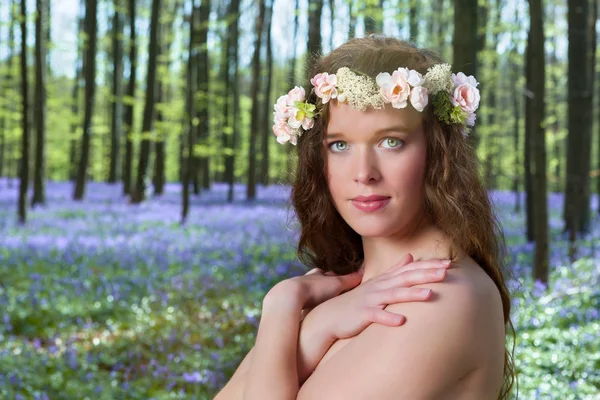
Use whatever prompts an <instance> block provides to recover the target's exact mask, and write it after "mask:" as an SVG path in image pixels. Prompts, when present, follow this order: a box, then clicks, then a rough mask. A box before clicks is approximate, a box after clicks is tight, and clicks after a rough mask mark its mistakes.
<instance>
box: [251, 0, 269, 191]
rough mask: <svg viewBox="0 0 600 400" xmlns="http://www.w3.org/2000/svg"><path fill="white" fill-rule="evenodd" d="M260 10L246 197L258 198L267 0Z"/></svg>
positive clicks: (254, 57) (253, 81)
mask: <svg viewBox="0 0 600 400" xmlns="http://www.w3.org/2000/svg"><path fill="white" fill-rule="evenodd" d="M259 7H260V11H259V14H258V18H257V20H256V26H255V32H256V39H255V41H254V55H253V56H252V84H251V87H250V98H251V99H252V115H251V122H250V136H249V137H250V142H249V148H250V150H249V151H248V186H247V187H246V188H247V190H246V199H247V200H255V199H256V132H257V131H258V128H259V118H260V117H259V112H260V102H259V101H258V87H259V84H260V81H259V73H260V45H261V36H262V31H263V29H262V26H263V22H264V19H265V0H260V2H259Z"/></svg>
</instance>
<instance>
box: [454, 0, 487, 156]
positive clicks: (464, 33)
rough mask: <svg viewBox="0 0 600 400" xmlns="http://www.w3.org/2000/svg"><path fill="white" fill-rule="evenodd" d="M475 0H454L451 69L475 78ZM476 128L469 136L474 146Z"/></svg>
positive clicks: (476, 140)
mask: <svg viewBox="0 0 600 400" xmlns="http://www.w3.org/2000/svg"><path fill="white" fill-rule="evenodd" d="M477 12H478V7H477V0H454V36H453V39H452V49H453V51H454V56H453V57H452V60H453V64H452V71H453V72H454V73H455V74H457V73H458V72H463V73H464V74H465V75H467V76H469V75H473V76H475V78H477V50H478V47H479V46H480V43H479V37H478V31H477V30H478V24H477ZM477 136H478V135H477V134H476V129H474V130H473V131H471V133H470V134H469V138H470V139H471V141H472V143H473V144H474V146H475V147H477V145H478V142H479V139H478V137H477Z"/></svg>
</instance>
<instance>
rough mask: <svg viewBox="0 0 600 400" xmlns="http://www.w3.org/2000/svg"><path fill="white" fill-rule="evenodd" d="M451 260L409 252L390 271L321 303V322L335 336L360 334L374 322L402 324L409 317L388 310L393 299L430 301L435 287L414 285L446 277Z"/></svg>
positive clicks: (317, 309) (396, 301)
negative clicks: (419, 257) (417, 258)
mask: <svg viewBox="0 0 600 400" xmlns="http://www.w3.org/2000/svg"><path fill="white" fill-rule="evenodd" d="M449 266H450V262H449V261H448V260H446V261H444V260H437V259H434V260H424V261H416V262H415V261H414V259H413V257H412V255H411V254H408V255H407V256H406V257H405V258H404V259H403V260H402V261H401V262H400V263H399V264H397V265H395V266H394V267H392V268H391V269H390V270H389V271H387V272H385V273H383V274H381V275H379V276H376V277H374V278H372V279H369V280H368V281H366V282H363V283H362V284H361V285H360V286H358V287H356V288H355V289H353V290H350V291H348V292H346V293H344V294H342V295H340V296H337V297H334V298H331V299H329V300H327V301H324V302H323V303H321V304H320V305H318V306H317V307H316V308H315V309H314V310H313V311H312V312H311V314H312V313H315V314H317V315H315V316H314V318H315V319H317V320H318V321H319V322H318V323H321V324H326V325H327V326H328V329H327V330H326V331H327V332H329V333H330V334H331V335H332V336H333V338H335V339H345V338H349V337H352V336H356V335H358V334H359V333H360V332H362V331H363V330H364V329H365V328H366V327H367V326H369V325H370V324H371V323H373V322H376V323H380V324H383V325H388V326H399V325H402V324H403V323H404V321H405V319H406V318H405V317H404V316H403V315H400V314H395V313H392V312H388V311H385V310H384V308H385V307H386V306H387V305H389V304H393V303H404V302H411V301H426V300H428V299H429V298H430V297H431V290H429V289H422V288H411V286H415V285H421V284H426V283H431V282H439V281H442V280H444V279H445V277H446V269H447V268H448V267H449Z"/></svg>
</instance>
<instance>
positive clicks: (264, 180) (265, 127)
mask: <svg viewBox="0 0 600 400" xmlns="http://www.w3.org/2000/svg"><path fill="white" fill-rule="evenodd" d="M273 3H274V1H273V0H272V1H271V2H270V3H269V6H268V8H267V10H266V15H265V36H266V37H265V45H266V46H267V76H266V78H265V88H264V92H263V93H264V105H263V107H262V111H263V116H262V121H263V124H262V127H261V132H260V137H261V153H262V159H261V163H260V174H259V181H260V183H261V184H262V185H265V186H266V185H268V184H269V162H270V154H269V144H270V143H271V140H270V139H271V136H272V132H273V131H272V130H271V129H270V126H269V120H270V119H271V116H272V115H273V111H272V110H273V104H272V102H271V77H272V76H273V46H271V21H272V15H273ZM332 26H333V25H332ZM294 43H295V42H294Z"/></svg>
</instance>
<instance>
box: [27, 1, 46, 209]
mask: <svg viewBox="0 0 600 400" xmlns="http://www.w3.org/2000/svg"><path fill="white" fill-rule="evenodd" d="M35 8H36V17H35V107H34V112H35V135H36V136H35V169H34V174H33V198H32V199H31V205H32V206H34V205H36V204H44V203H45V202H46V193H45V192H46V190H45V177H46V173H45V170H46V154H45V153H46V151H45V150H46V149H45V146H46V71H47V70H48V65H47V63H46V34H45V32H44V26H45V25H46V24H45V23H44V20H45V19H46V11H47V10H46V7H45V5H44V1H42V0H36V2H35Z"/></svg>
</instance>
